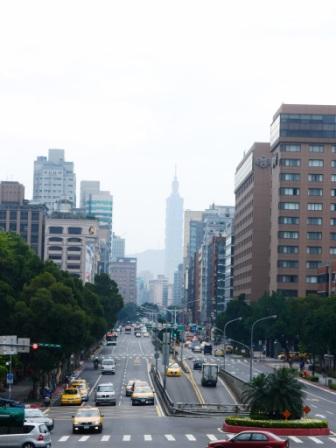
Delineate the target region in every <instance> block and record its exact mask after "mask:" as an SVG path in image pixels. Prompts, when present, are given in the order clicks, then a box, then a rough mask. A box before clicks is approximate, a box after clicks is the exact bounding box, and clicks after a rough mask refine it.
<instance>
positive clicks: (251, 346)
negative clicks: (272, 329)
mask: <svg viewBox="0 0 336 448" xmlns="http://www.w3.org/2000/svg"><path fill="white" fill-rule="evenodd" d="M277 317H278V316H277V315H276V314H272V315H270V316H265V317H262V318H261V319H258V320H255V321H254V322H253V324H252V327H251V341H250V381H252V378H253V332H254V327H255V326H256V325H257V324H258V323H259V322H262V321H264V320H268V319H276V318H277Z"/></svg>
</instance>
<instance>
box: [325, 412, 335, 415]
mask: <svg viewBox="0 0 336 448" xmlns="http://www.w3.org/2000/svg"><path fill="white" fill-rule="evenodd" d="M326 412H327V414H329V415H334V413H333V412H331V411H326Z"/></svg>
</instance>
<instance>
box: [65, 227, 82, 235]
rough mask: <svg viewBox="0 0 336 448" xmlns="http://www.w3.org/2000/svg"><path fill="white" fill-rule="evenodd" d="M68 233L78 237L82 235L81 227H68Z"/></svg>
mask: <svg viewBox="0 0 336 448" xmlns="http://www.w3.org/2000/svg"><path fill="white" fill-rule="evenodd" d="M68 233H70V235H80V234H81V233H82V228H81V227H68Z"/></svg>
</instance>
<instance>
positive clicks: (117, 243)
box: [112, 233, 125, 260]
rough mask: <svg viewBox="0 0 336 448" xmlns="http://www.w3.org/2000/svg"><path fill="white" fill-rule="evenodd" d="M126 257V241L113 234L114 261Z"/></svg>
mask: <svg viewBox="0 0 336 448" xmlns="http://www.w3.org/2000/svg"><path fill="white" fill-rule="evenodd" d="M123 257H125V239H124V238H121V237H120V236H118V235H116V234H115V233H113V235H112V260H116V259H117V258H123Z"/></svg>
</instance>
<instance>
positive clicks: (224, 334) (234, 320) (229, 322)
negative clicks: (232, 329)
mask: <svg viewBox="0 0 336 448" xmlns="http://www.w3.org/2000/svg"><path fill="white" fill-rule="evenodd" d="M242 319H243V318H242V317H241V316H240V317H237V318H236V319H232V320H229V321H228V322H226V324H225V325H224V329H223V336H224V356H223V369H224V370H225V355H226V327H227V326H228V325H230V324H232V323H233V322H237V321H241V320H242Z"/></svg>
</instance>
